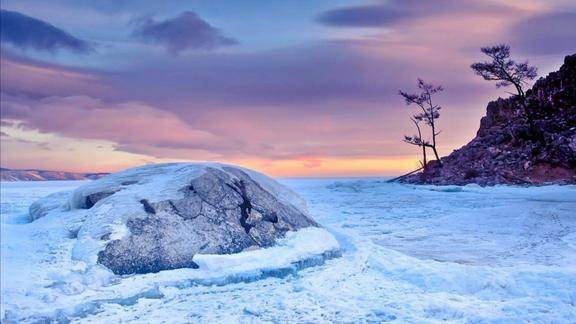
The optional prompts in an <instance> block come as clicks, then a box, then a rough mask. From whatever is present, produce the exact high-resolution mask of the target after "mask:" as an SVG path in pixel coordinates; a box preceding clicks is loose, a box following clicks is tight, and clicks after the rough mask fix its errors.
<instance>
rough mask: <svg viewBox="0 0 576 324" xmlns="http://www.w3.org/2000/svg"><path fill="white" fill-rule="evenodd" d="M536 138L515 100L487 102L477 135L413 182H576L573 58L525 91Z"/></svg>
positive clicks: (409, 179)
mask: <svg viewBox="0 0 576 324" xmlns="http://www.w3.org/2000/svg"><path fill="white" fill-rule="evenodd" d="M527 103H528V108H529V109H531V110H532V111H533V114H534V116H535V124H536V125H535V126H536V127H535V128H536V133H537V137H538V139H537V140H535V139H534V136H531V134H530V127H529V125H528V123H527V122H526V119H525V117H524V114H523V112H522V109H521V106H520V103H519V101H518V99H517V98H516V97H511V98H508V99H502V98H500V99H498V100H496V101H492V102H490V103H489V104H488V107H487V109H486V116H485V117H483V118H482V120H481V121H480V129H479V130H478V133H477V134H476V137H475V138H474V139H473V140H472V141H471V142H470V143H468V144H466V145H465V146H463V147H462V148H460V149H458V150H455V151H454V152H452V153H451V154H450V155H448V156H446V157H443V158H442V164H443V165H442V166H440V165H439V163H437V162H436V161H433V162H431V163H430V164H429V165H428V167H427V168H426V170H424V171H423V172H420V173H417V174H414V175H411V176H408V177H405V178H403V179H402V180H401V181H403V182H407V183H418V184H439V185H443V184H456V185H462V184H468V183H477V184H480V185H495V184H535V185H539V184H547V183H560V184H568V183H576V54H573V55H570V56H567V57H566V58H565V59H564V64H563V65H562V67H561V68H560V70H558V71H556V72H552V73H550V74H549V75H548V76H546V77H545V78H541V79H540V80H538V81H537V82H536V83H535V84H534V86H533V87H532V89H530V90H528V92H527Z"/></svg>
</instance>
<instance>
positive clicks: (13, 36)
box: [0, 10, 93, 53]
mask: <svg viewBox="0 0 576 324" xmlns="http://www.w3.org/2000/svg"><path fill="white" fill-rule="evenodd" d="M0 18H1V19H0V27H1V28H0V36H1V39H2V43H9V44H12V45H13V46H16V47H19V48H22V49H34V50H40V51H49V52H54V51H56V50H60V49H65V50H69V51H72V52H76V53H89V52H92V51H93V48H92V46H91V45H90V44H89V43H88V42H86V41H84V40H81V39H78V38H76V37H74V36H72V35H70V34H68V33H67V32H65V31H63V30H62V29H59V28H57V27H55V26H53V25H51V24H49V23H47V22H44V21H42V20H40V19H36V18H33V17H29V16H26V15H24V14H21V13H19V12H15V11H8V10H1V11H0Z"/></svg>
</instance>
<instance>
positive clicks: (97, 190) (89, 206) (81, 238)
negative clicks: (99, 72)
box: [31, 163, 319, 274]
mask: <svg viewBox="0 0 576 324" xmlns="http://www.w3.org/2000/svg"><path fill="white" fill-rule="evenodd" d="M67 197H68V198H67V199H68V202H67V204H66V206H65V207H63V208H65V209H67V210H68V212H85V213H86V215H85V219H84V221H83V223H82V225H81V227H80V228H79V231H78V234H77V239H78V242H77V243H76V246H75V248H74V252H73V255H74V257H76V258H77V259H81V260H84V261H86V262H89V263H100V264H102V265H104V266H105V267H107V268H109V269H110V270H112V271H113V272H114V273H115V274H132V273H148V272H158V271H161V270H167V269H175V268H184V267H188V268H190V267H192V268H195V267H197V265H196V263H195V262H194V260H193V257H194V255H196V254H230V253H237V252H241V251H244V250H247V249H256V248H261V247H268V246H271V245H273V244H274V242H275V240H276V239H278V238H281V237H283V236H284V235H285V234H286V232H288V231H295V230H298V229H301V228H305V227H310V226H313V227H317V226H319V225H318V224H317V223H316V222H315V221H314V220H313V219H312V218H310V216H309V215H308V212H307V210H306V205H305V203H304V201H303V200H302V199H301V198H300V197H298V196H297V195H296V194H295V193H294V192H292V191H291V190H289V189H287V188H285V187H284V186H282V185H280V184H279V183H278V182H276V181H274V180H273V179H271V178H269V177H267V176H264V175H262V174H260V173H257V172H254V171H251V170H248V169H244V168H240V167H236V166H231V165H224V164H218V163H173V164H155V165H147V166H143V167H138V168H134V169H129V170H126V171H123V172H119V173H115V174H112V175H109V176H106V177H104V178H102V179H99V180H96V181H93V182H90V183H87V184H85V185H83V186H81V187H79V188H78V189H76V190H75V191H74V192H73V193H72V194H71V195H68V196H67ZM44 201H45V202H47V203H48V204H49V206H42V201H39V202H38V203H36V204H35V205H34V208H33V209H32V210H31V217H32V218H33V219H36V218H38V217H41V216H43V215H44V214H46V212H47V211H50V210H54V209H55V208H56V204H55V203H54V199H45V200H44Z"/></svg>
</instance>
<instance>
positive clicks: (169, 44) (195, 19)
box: [133, 11, 238, 54]
mask: <svg viewBox="0 0 576 324" xmlns="http://www.w3.org/2000/svg"><path fill="white" fill-rule="evenodd" d="M133 35H134V37H136V38H138V39H141V40H143V41H146V42H149V43H154V44H160V45H163V46H165V47H166V48H167V49H168V50H169V51H170V52H172V53H174V54H178V53H179V52H181V51H184V50H187V49H196V50H197V49H207V50H210V49H214V48H218V47H222V46H229V45H234V44H237V43H238V41H236V40H235V39H233V38H230V37H227V36H224V34H223V33H222V32H221V31H220V30H219V29H217V28H215V27H213V26H212V25H210V24H209V23H208V22H206V21H205V20H203V19H202V18H200V17H199V16H198V15H197V14H196V13H194V12H192V11H184V12H182V13H181V14H180V15H178V16H176V17H174V18H171V19H166V20H164V21H155V20H153V19H152V18H148V19H144V20H141V21H140V22H138V27H137V28H136V29H135V30H134V32H133Z"/></svg>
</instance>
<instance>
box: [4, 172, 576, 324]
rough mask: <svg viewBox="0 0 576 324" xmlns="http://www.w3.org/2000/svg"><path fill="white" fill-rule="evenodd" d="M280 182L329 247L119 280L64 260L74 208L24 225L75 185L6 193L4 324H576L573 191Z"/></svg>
mask: <svg viewBox="0 0 576 324" xmlns="http://www.w3.org/2000/svg"><path fill="white" fill-rule="evenodd" d="M282 182H283V183H284V184H286V185H288V186H289V187H291V188H292V189H294V190H295V191H296V192H298V193H299V194H300V195H301V196H302V197H304V198H305V199H306V200H307V201H308V206H309V209H310V213H311V215H312V216H313V217H314V218H315V219H316V220H317V221H319V222H320V223H321V224H323V225H324V226H325V227H326V228H327V229H328V230H329V231H330V232H331V233H332V236H331V235H328V234H327V233H326V232H322V231H321V230H319V229H309V230H305V231H299V232H297V233H292V234H290V235H289V237H287V238H286V239H285V240H283V241H282V242H281V243H280V244H279V245H278V246H276V247H273V248H271V249H266V250H256V251H249V252H245V253H244V254H241V255H236V256H228V257H226V256H206V255H205V256H197V259H195V260H196V261H197V262H198V263H199V264H200V269H198V270H192V269H178V270H170V271H162V272H160V273H157V274H146V275H133V276H125V277H119V276H114V275H113V274H111V273H110V272H109V271H107V270H106V269H104V268H102V267H98V266H89V265H88V263H86V262H82V261H73V259H72V258H71V255H72V253H74V251H73V246H74V241H75V240H76V235H77V233H76V231H77V228H78V224H79V223H80V222H82V220H83V219H82V213H81V211H80V212H72V213H65V214H66V215H68V216H66V218H64V219H63V218H57V217H51V216H47V217H42V218H40V219H38V220H37V221H35V222H32V223H27V222H28V221H29V219H28V218H27V217H28V215H27V209H28V207H29V206H30V204H31V203H32V202H33V201H34V200H36V199H37V198H39V197H42V196H44V195H46V194H49V193H51V192H58V191H62V190H69V189H71V188H73V187H75V186H77V185H78V184H79V183H78V182H58V183H52V182H49V183H47V182H33V183H32V182H29V183H2V191H1V194H2V201H1V203H2V205H1V210H2V228H1V230H2V233H1V234H2V241H1V243H2V247H1V252H2V254H1V258H2V259H1V262H2V263H1V264H2V268H1V272H2V273H1V276H2V278H1V279H2V287H1V289H2V292H1V293H2V304H1V312H2V317H3V319H4V322H9V321H10V320H13V321H24V322H35V321H41V320H43V319H51V320H59V319H60V320H67V319H70V320H72V321H73V322H74V321H78V322H87V321H96V322H120V321H124V322H130V321H134V322H142V321H144V322H161V321H166V320H167V319H169V321H170V322H171V323H178V322H183V323H184V322H187V323H189V322H370V321H374V322H385V321H397V322H410V323H433V322H441V321H449V322H456V323H462V322H474V323H526V322H538V323H552V322H553V323H574V318H576V212H575V211H576V187H574V186H546V187H532V188H520V187H506V186H498V187H493V188H480V187H478V186H472V185H471V186H465V187H454V186H449V187H434V186H409V185H400V184H388V183H385V182H383V181H380V180H378V179H360V180H359V179H348V180H346V179H321V180H318V179H317V180H312V179H307V180H302V179H294V180H284V181H282ZM116 232H117V235H122V228H118V229H117V231H116ZM332 237H335V238H336V240H337V241H338V242H335V241H334V240H333V239H332ZM338 244H339V245H340V247H341V248H342V249H343V251H342V256H341V257H338V258H334V256H337V255H338V252H337V251H335V250H334V249H335V247H337V246H338ZM78 253H80V252H78Z"/></svg>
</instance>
